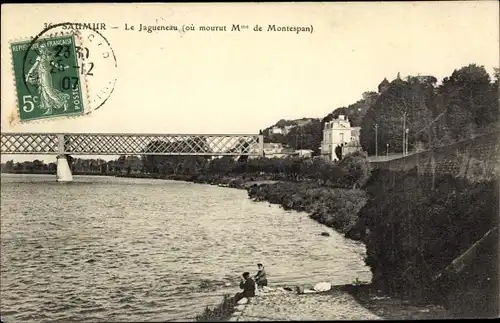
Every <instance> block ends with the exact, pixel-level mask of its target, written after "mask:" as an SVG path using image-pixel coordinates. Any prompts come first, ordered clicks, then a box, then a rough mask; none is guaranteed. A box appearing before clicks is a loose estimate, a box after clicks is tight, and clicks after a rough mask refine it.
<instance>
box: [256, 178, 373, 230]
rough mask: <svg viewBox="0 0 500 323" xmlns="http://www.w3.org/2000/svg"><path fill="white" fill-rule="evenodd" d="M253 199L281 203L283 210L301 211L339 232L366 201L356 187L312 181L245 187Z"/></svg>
mask: <svg viewBox="0 0 500 323" xmlns="http://www.w3.org/2000/svg"><path fill="white" fill-rule="evenodd" d="M248 195H249V197H250V198H251V199H253V200H254V201H267V202H269V203H273V204H279V205H281V206H282V207H283V208H284V209H285V210H295V211H304V212H307V213H309V216H310V217H311V218H312V219H314V220H316V221H318V222H320V223H322V224H324V225H327V226H329V227H331V228H333V229H335V230H337V231H338V232H341V233H346V232H348V231H349V230H350V228H351V227H352V226H353V225H354V224H355V223H356V222H357V213H358V211H359V210H360V209H361V207H363V205H364V204H365V203H366V201H367V195H366V193H365V192H364V191H362V190H359V189H342V188H330V187H325V186H321V185H318V184H317V183H314V182H278V183H275V184H263V185H254V186H251V187H249V188H248Z"/></svg>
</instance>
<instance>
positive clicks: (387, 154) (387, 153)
mask: <svg viewBox="0 0 500 323" xmlns="http://www.w3.org/2000/svg"><path fill="white" fill-rule="evenodd" d="M386 145H387V152H386V156H387V160H389V144H386Z"/></svg>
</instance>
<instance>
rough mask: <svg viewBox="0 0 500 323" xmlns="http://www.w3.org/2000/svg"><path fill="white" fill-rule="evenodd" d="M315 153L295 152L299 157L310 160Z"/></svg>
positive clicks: (300, 150)
mask: <svg viewBox="0 0 500 323" xmlns="http://www.w3.org/2000/svg"><path fill="white" fill-rule="evenodd" d="M313 152H314V151H312V150H311V149H298V150H296V151H295V154H297V155H298V156H299V157H304V158H310V157H312V155H313Z"/></svg>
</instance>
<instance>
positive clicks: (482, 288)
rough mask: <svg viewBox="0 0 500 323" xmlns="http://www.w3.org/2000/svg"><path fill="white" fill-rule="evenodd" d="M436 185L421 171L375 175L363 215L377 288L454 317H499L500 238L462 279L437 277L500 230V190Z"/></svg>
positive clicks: (447, 179)
mask: <svg viewBox="0 0 500 323" xmlns="http://www.w3.org/2000/svg"><path fill="white" fill-rule="evenodd" d="M431 183H432V180H431V179H430V178H427V177H423V176H418V174H417V172H416V171H413V172H409V173H407V174H406V175H403V174H397V173H391V172H388V171H375V172H374V173H373V177H372V179H371V180H370V181H369V182H368V184H367V186H366V188H367V191H368V192H369V193H370V195H371V196H372V199H370V200H369V201H368V203H367V204H366V205H365V206H364V207H363V208H362V209H361V211H360V213H359V217H360V219H361V221H362V222H363V223H364V225H365V226H366V228H368V229H369V234H368V236H367V237H366V239H364V242H365V244H366V246H367V260H366V262H367V264H368V265H369V266H370V267H371V269H372V272H373V283H374V284H376V285H377V286H378V287H379V288H380V289H383V290H384V291H385V292H388V293H390V294H395V295H405V296H414V297H417V298H420V299H429V300H434V301H439V302H441V303H443V302H444V303H445V304H447V306H448V307H449V308H450V309H452V310H453V311H454V312H460V311H461V313H462V314H464V313H467V314H469V315H472V316H474V315H492V314H494V313H495V311H496V310H498V306H497V305H495V302H496V304H498V288H497V287H498V268H497V266H498V248H497V245H498V234H496V235H494V239H493V240H495V241H489V242H487V243H486V244H485V245H484V246H483V247H482V250H481V251H480V252H479V253H478V257H476V258H475V259H474V260H473V262H472V263H469V264H468V265H469V266H468V267H467V268H466V269H465V270H464V271H462V272H461V273H460V274H459V275H458V276H456V277H451V276H450V275H448V276H447V278H446V280H445V281H435V280H434V279H433V278H434V277H436V275H437V274H439V273H441V272H443V270H444V269H445V268H446V267H447V266H448V265H450V263H451V262H452V261H453V260H454V259H455V258H456V257H458V256H460V255H461V254H462V253H463V252H464V251H466V250H467V249H468V248H469V247H471V245H473V244H474V243H475V242H476V241H477V240H479V239H481V237H482V236H483V235H484V234H485V233H486V232H487V231H488V230H490V229H492V228H493V227H495V226H497V225H498V187H497V184H496V182H494V181H490V182H485V183H480V184H471V183H467V182H465V181H464V180H461V179H456V178H453V177H451V176H444V175H440V176H438V177H437V178H436V181H435V185H436V187H435V189H434V190H432V189H431V188H432V184H431ZM465 285H468V287H465ZM458 286H460V287H458ZM466 292H468V293H466ZM451 299H453V301H450V300H451ZM477 299H482V300H481V302H478V301H477ZM495 299H496V300H495ZM475 300H476V301H475ZM457 310H460V311H457Z"/></svg>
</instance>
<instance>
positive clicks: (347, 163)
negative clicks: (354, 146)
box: [338, 151, 371, 188]
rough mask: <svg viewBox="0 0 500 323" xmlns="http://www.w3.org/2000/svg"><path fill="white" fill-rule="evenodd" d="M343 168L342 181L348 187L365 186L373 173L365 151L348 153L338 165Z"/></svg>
mask: <svg viewBox="0 0 500 323" xmlns="http://www.w3.org/2000/svg"><path fill="white" fill-rule="evenodd" d="M338 166H339V167H340V168H341V169H342V170H343V174H344V176H343V178H342V182H343V184H345V185H346V186H347V187H353V188H355V187H361V186H363V185H364V184H365V183H366V182H367V181H368V179H369V178H370V175H371V165H370V162H369V161H368V159H367V154H366V153H365V152H361V151H357V152H354V153H352V154H348V155H346V156H345V157H344V159H342V160H341V161H340V163H339V165H338Z"/></svg>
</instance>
